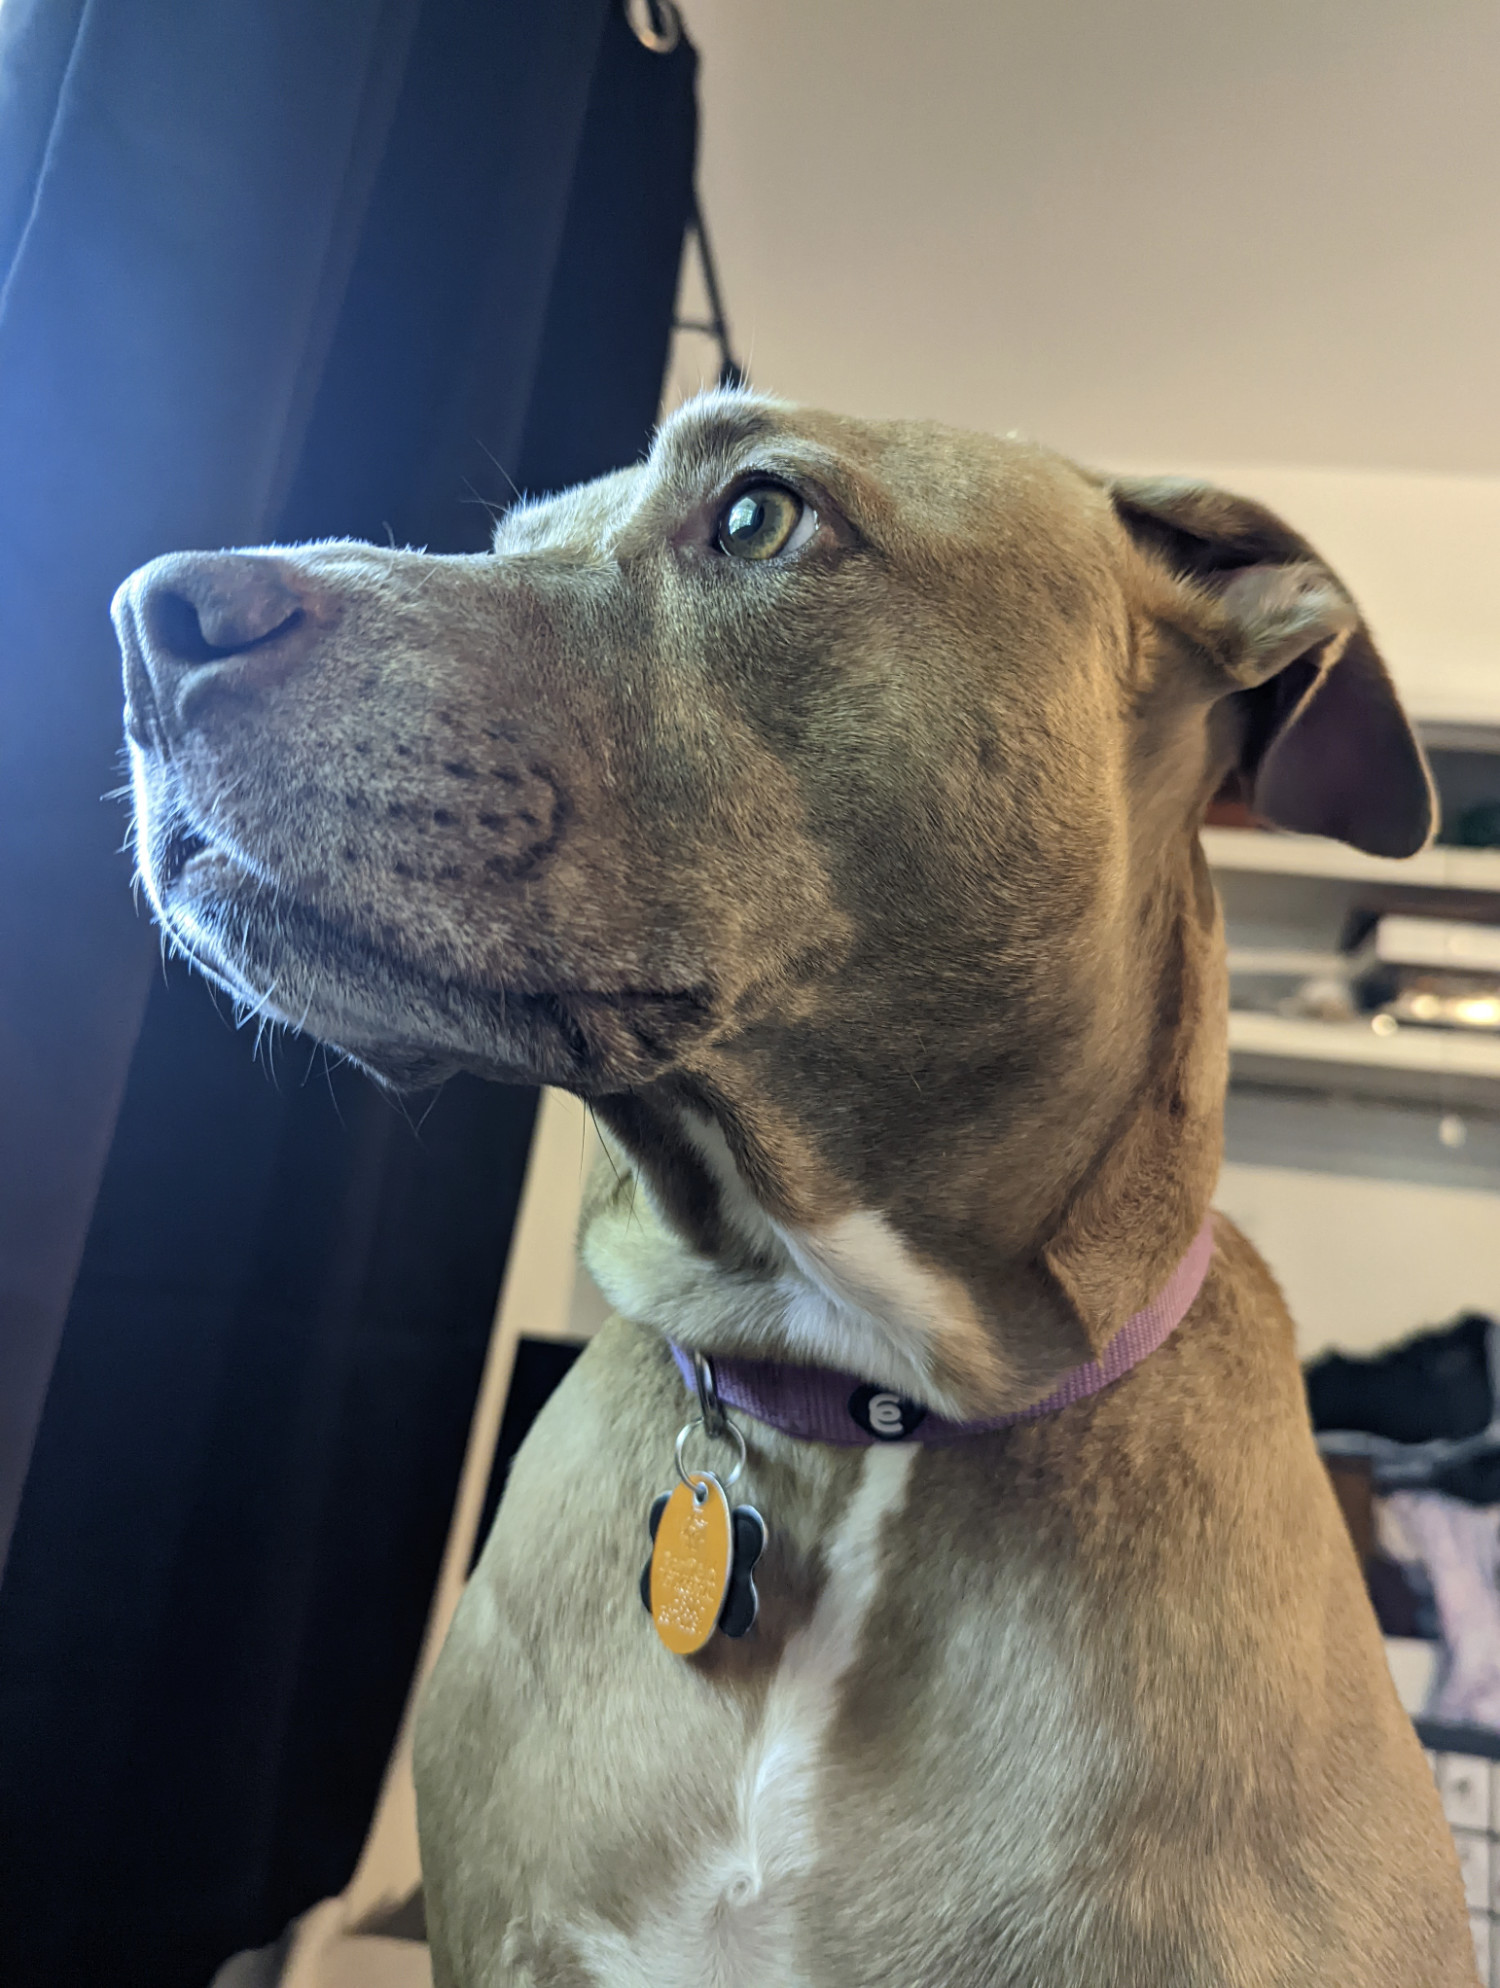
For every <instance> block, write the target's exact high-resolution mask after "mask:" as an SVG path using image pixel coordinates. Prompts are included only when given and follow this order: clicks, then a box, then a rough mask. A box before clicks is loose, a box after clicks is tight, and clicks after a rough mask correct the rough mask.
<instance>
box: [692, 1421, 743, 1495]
mask: <svg viewBox="0 0 1500 1988" xmlns="http://www.w3.org/2000/svg"><path fill="white" fill-rule="evenodd" d="M720 1416H721V1419H723V1420H724V1426H723V1428H722V1429H721V1430H719V1432H718V1440H719V1441H721V1442H730V1443H733V1444H734V1446H735V1448H736V1449H737V1450H738V1451H739V1456H738V1457H737V1458H736V1459H735V1465H734V1469H733V1470H731V1471H730V1473H729V1475H728V1476H727V1477H721V1478H719V1482H720V1483H721V1484H722V1485H723V1487H724V1489H725V1490H726V1491H728V1490H729V1489H731V1487H732V1486H734V1485H735V1484H737V1483H738V1482H739V1477H740V1472H741V1471H742V1470H743V1469H744V1468H745V1439H744V1437H743V1436H742V1435H741V1434H740V1432H739V1430H738V1429H736V1428H735V1426H734V1424H733V1423H732V1422H730V1421H728V1420H727V1419H725V1418H724V1417H723V1411H722V1410H721V1411H720ZM695 1429H701V1430H702V1431H703V1433H704V1434H705V1435H706V1436H710V1437H712V1435H713V1431H712V1430H710V1429H709V1427H708V1424H707V1423H706V1422H705V1421H704V1419H703V1417H702V1416H701V1415H695V1416H694V1417H693V1419H692V1421H691V1422H684V1423H683V1425H682V1427H681V1428H680V1429H679V1430H678V1432H677V1449H676V1452H675V1454H676V1459H677V1475H678V1476H679V1477H680V1478H681V1479H682V1481H683V1483H684V1484H686V1485H687V1487H688V1489H689V1490H690V1491H691V1492H692V1494H693V1500H694V1502H695V1503H696V1504H699V1505H701V1504H702V1503H703V1500H704V1498H705V1497H706V1496H707V1495H708V1494H707V1492H706V1491H705V1490H704V1489H703V1486H702V1485H701V1484H694V1482H693V1480H692V1478H691V1477H689V1475H688V1473H687V1470H686V1469H685V1468H684V1466H683V1461H682V1452H683V1448H684V1445H685V1444H686V1442H687V1439H688V1437H689V1436H690V1435H692V1433H693V1431H694V1430H695ZM715 1474H716V1475H717V1473H715Z"/></svg>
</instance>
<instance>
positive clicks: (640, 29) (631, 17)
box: [624, 0, 682, 55]
mask: <svg viewBox="0 0 1500 1988" xmlns="http://www.w3.org/2000/svg"><path fill="white" fill-rule="evenodd" d="M624 14H625V18H626V20H627V21H628V22H629V23H630V31H631V33H632V34H633V35H634V36H635V38H636V40H637V41H638V42H639V43H640V44H641V47H642V48H649V49H650V51H651V53H652V54H653V55H670V54H671V53H672V51H673V49H674V48H676V46H677V44H678V43H679V42H680V41H681V40H682V16H681V14H679V13H678V11H677V9H676V7H675V6H674V5H673V0H624Z"/></svg>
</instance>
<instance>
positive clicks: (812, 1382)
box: [672, 1215, 1214, 1444]
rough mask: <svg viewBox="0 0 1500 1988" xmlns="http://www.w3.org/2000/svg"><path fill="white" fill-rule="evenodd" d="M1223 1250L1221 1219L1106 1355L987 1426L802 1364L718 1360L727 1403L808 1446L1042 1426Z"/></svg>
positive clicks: (1186, 1299)
mask: <svg viewBox="0 0 1500 1988" xmlns="http://www.w3.org/2000/svg"><path fill="white" fill-rule="evenodd" d="M1213 1253H1214V1231H1213V1217H1212V1216H1211V1215H1205V1216H1204V1218H1203V1226H1202V1228H1201V1229H1199V1231H1198V1233H1197V1235H1196V1236H1194V1238H1193V1240H1192V1242H1191V1243H1190V1244H1189V1245H1188V1252H1187V1255H1186V1256H1185V1257H1184V1258H1183V1259H1182V1261H1181V1263H1179V1264H1178V1266H1177V1268H1176V1269H1175V1270H1174V1271H1173V1272H1172V1274H1171V1276H1170V1277H1169V1278H1168V1279H1167V1282H1166V1285H1165V1288H1164V1289H1163V1290H1161V1291H1160V1292H1159V1293H1158V1294H1157V1296H1156V1297H1155V1298H1153V1299H1152V1301H1151V1303H1150V1304H1149V1305H1147V1306H1146V1307H1145V1309H1144V1310H1143V1311H1138V1312H1136V1313H1134V1314H1133V1315H1132V1316H1131V1317H1130V1318H1128V1319H1126V1321H1125V1323H1124V1324H1123V1325H1122V1326H1121V1327H1120V1329H1119V1331H1118V1332H1117V1333H1116V1334H1115V1336H1114V1338H1113V1339H1111V1340H1110V1342H1109V1344H1108V1345H1107V1346H1106V1347H1105V1349H1104V1352H1103V1355H1102V1357H1101V1358H1099V1359H1097V1360H1086V1361H1085V1362H1084V1363H1083V1365H1082V1366H1081V1367H1072V1368H1070V1369H1069V1371H1068V1372H1067V1373H1066V1374H1064V1375H1063V1377H1062V1380H1061V1381H1060V1382H1059V1384H1058V1385H1057V1387H1055V1388H1054V1389H1053V1391H1052V1393H1051V1394H1049V1395H1048V1396H1047V1398H1046V1400H1045V1401H1036V1402H1033V1403H1032V1405H1031V1407H1030V1408H1018V1409H1016V1410H1014V1411H1013V1412H1012V1413H1011V1414H1009V1415H996V1416H992V1417H991V1418H990V1420H988V1421H986V1422H945V1421H944V1420H943V1418H942V1417H941V1416H940V1415H933V1414H931V1413H930V1412H929V1411H928V1410H927V1409H926V1408H924V1407H923V1406H922V1404H921V1403H920V1402H917V1401H908V1400H907V1399H906V1398H905V1396H903V1395H899V1394H897V1393H895V1392H894V1390H893V1389H891V1388H884V1387H878V1386H875V1385H874V1384H872V1383H871V1382H869V1381H862V1380H860V1378H859V1377H858V1375H857V1374H836V1373H830V1372H829V1371H828V1369H827V1368H824V1367H796V1366H791V1365H788V1364H785V1363H783V1362H781V1361H777V1360H720V1359H716V1360H715V1361H714V1363H713V1365H714V1379H715V1381H716V1382H717V1385H718V1393H719V1400H720V1401H721V1402H722V1403H723V1405H724V1406H725V1407H726V1408H737V1409H739V1410H740V1412H741V1413H742V1414H744V1415H749V1416H752V1417H753V1418H754V1420H755V1421H757V1422H767V1423H769V1424H770V1426H771V1427H772V1428H773V1429H779V1430H780V1431H781V1433H782V1434H783V1435H784V1436H795V1437H797V1438H798V1439H799V1440H801V1441H803V1442H808V1443H841V1444H855V1443H902V1442H906V1441H908V1440H915V1441H917V1442H922V1443H953V1442H957V1441H959V1440H960V1438H962V1437H964V1436H984V1435H988V1434H989V1433H990V1432H991V1431H992V1430H994V1429H1009V1428H1010V1427H1011V1426H1012V1425H1013V1424H1014V1423H1017V1422H1034V1421H1036V1420H1037V1418H1038V1417H1039V1416H1042V1415H1052V1414H1055V1413H1056V1411H1057V1410H1058V1409H1059V1408H1067V1407H1069V1406H1071V1404H1072V1403H1073V1402H1075V1401H1083V1400H1085V1399H1086V1398H1087V1397H1088V1396H1089V1395H1091V1394H1097V1393H1098V1392H1099V1390H1100V1389H1101V1388H1105V1387H1108V1386H1109V1385H1110V1383H1111V1382H1112V1381H1117V1380H1119V1379H1121V1378H1122V1377H1123V1376H1124V1375H1125V1374H1128V1373H1129V1372H1130V1370H1131V1368H1132V1367H1134V1366H1138V1365H1139V1363H1140V1362H1141V1361H1142V1360H1144V1359H1145V1358H1146V1356H1147V1355H1148V1354H1150V1353H1154V1352H1155V1351H1156V1349H1157V1347H1158V1346H1160V1345H1161V1344H1162V1342H1163V1341H1164V1340H1165V1339H1166V1338H1167V1337H1168V1335H1169V1334H1170V1333H1171V1332H1172V1330H1173V1328H1174V1327H1176V1326H1177V1325H1180V1324H1181V1322H1182V1320H1183V1318H1184V1317H1185V1316H1186V1313H1187V1310H1188V1307H1189V1306H1190V1305H1191V1304H1192V1302H1193V1300H1194V1298H1196V1297H1197V1295H1198V1293H1199V1291H1200V1290H1201V1289H1202V1286H1203V1279H1204V1278H1205V1277H1206V1276H1207V1274H1208V1265H1209V1259H1210V1258H1211V1257H1212V1255H1213ZM672 1357H673V1358H674V1359H675V1360H676V1362H677V1366H678V1371H679V1372H680V1373H681V1375H682V1378H683V1380H684V1381H685V1382H686V1383H687V1386H688V1388H689V1389H690V1390H693V1389H695V1387H696V1382H695V1379H694V1375H693V1358H692V1355H691V1354H690V1353H688V1352H685V1351H684V1350H683V1348H682V1347H681V1346H677V1345H673V1347H672Z"/></svg>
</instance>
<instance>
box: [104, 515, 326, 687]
mask: <svg viewBox="0 0 1500 1988" xmlns="http://www.w3.org/2000/svg"><path fill="white" fill-rule="evenodd" d="M308 610H309V595H308V592H307V590H306V589H305V588H304V587H300V586H299V585H298V584H297V576H296V575H295V574H294V573H293V571H292V570H291V568H290V567H289V566H288V565H287V564H286V562H284V561H282V560H280V559H277V558H276V557H274V555H271V554H268V553H259V552H173V553H169V554H168V555H167V556H166V557H165V558H163V559H154V560H152V562H151V564H150V565H149V566H143V567H141V569H140V570H139V572H136V573H132V574H131V576H130V578H129V579H128V580H127V581H126V582H125V584H124V586H122V587H121V589H120V591H119V593H118V594H116V596H115V601H114V610H113V611H114V616H115V625H116V627H117V628H118V630H119V634H120V641H121V646H122V648H123V649H124V652H125V661H126V686H127V691H128V693H129V695H130V703H131V706H132V709H134V708H135V706H136V705H137V703H138V702H140V701H141V700H140V698H139V696H138V693H139V691H141V690H142V689H144V686H143V685H141V684H140V683H139V681H138V673H139V672H140V671H142V670H143V671H144V673H145V675H146V676H147V677H149V679H150V685H151V690H152V692H153V693H154V700H155V703H156V705H157V707H158V708H159V709H162V710H164V711H167V712H174V711H179V710H180V700H181V698H182V696H183V695H184V694H185V693H186V692H187V691H188V690H189V689H190V688H193V687H194V686H195V685H196V684H198V683H200V682H201V683H202V684H203V685H204V686H205V687H206V684H207V682H208V680H209V679H210V677H211V678H212V680H214V681H217V682H222V683H224V684H225V686H226V687H233V688H237V689H249V688H252V687H256V686H261V685H264V684H266V683H268V682H272V681H275V680H276V679H277V678H279V677H281V676H282V675H284V674H285V673H286V671H287V670H288V669H289V668H292V667H294V666H295V664H296V662H297V661H298V660H299V659H300V657H301V655H302V654H303V652H305V650H306V649H307V647H308V640H307V638H306V637H305V636H304V638H303V639H301V640H299V639H298V634H299V631H301V630H303V629H304V627H305V624H306V623H307V621H308ZM309 632H310V631H309ZM210 666H212V668H210ZM133 678H136V679H137V680H135V681H133V680H132V679H133Z"/></svg>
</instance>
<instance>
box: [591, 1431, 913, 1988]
mask: <svg viewBox="0 0 1500 1988" xmlns="http://www.w3.org/2000/svg"><path fill="white" fill-rule="evenodd" d="M913 1461H914V1458H913V1454H912V1452H911V1451H909V1450H906V1449H894V1450H872V1451H870V1452H869V1453H868V1455H867V1456H866V1457H865V1458H864V1459H863V1460H862V1465H863V1467H862V1470H861V1473H860V1478H859V1481H858V1484H857V1486H856V1488H855V1490H854V1493H853V1496H852V1497H851V1499H850V1500H849V1503H848V1505H847V1507H846V1509H845V1511H844V1512H843V1514H842V1516H841V1518H840V1521H839V1523H838V1525H837V1527H836V1528H835V1530H834V1531H833V1533H832V1536H831V1537H830V1539H829V1541H828V1544H827V1551H826V1556H825V1563H824V1580H823V1585H822V1588H821V1591H820V1592H819V1594H818V1596H817V1599H816V1601H815V1603H814V1605H813V1607H812V1610H811V1614H810V1615H809V1617H808V1619H807V1620H806V1621H805V1622H804V1623H803V1624H802V1625H801V1626H800V1627H799V1628H797V1629H796V1630H795V1631H793V1633H792V1634H791V1635H790V1636H789V1637H788V1638H787V1640H786V1642H785V1644H784V1646H783V1648H782V1650H781V1652H780V1655H779V1657H778V1659H777V1660H776V1663H775V1667H774V1669H773V1670H771V1672H770V1674H769V1677H768V1679H767V1680H766V1682H765V1688H764V1696H763V1700H762V1702H761V1704H760V1706H759V1707H758V1709H757V1710H756V1711H755V1712H754V1713H753V1714H752V1715H751V1716H749V1717H748V1718H746V1719H745V1721H744V1723H743V1726H742V1728H741V1730H740V1731H739V1732H738V1733H737V1734H736V1735H735V1738H736V1739H737V1740H738V1742H739V1743H738V1745H737V1746H736V1745H730V1746H727V1747H726V1746H723V1745H722V1744H720V1745H715V1744H714V1743H713V1742H712V1741H711V1740H708V1739H707V1738H706V1736H705V1746H706V1751H707V1755H708V1761H709V1762H712V1763H713V1764H714V1768H716V1770H717V1774H718V1776H719V1778H720V1781H721V1787H720V1799H719V1800H718V1801H716V1802H714V1803H713V1804H712V1807H704V1808H703V1809H702V1810H701V1811H700V1813H699V1815H698V1818H697V1822H698V1828H697V1829H696V1830H694V1829H692V1828H688V1829H686V1830H683V1831H676V1830H674V1831H673V1832H672V1834H673V1837H674V1839H675V1841H676V1843H677V1846H678V1849H677V1855H676V1856H675V1857H674V1859H673V1862H672V1865H671V1866H670V1868H668V1869H664V1870H663V1871H662V1872H661V1873H660V1874H659V1879H660V1881H659V1882H658V1883H657V1885H655V1886H654V1887H652V1890H651V1894H650V1895H649V1896H648V1897H646V1898H643V1899H642V1900H641V1901H640V1909H639V1912H638V1913H637V1914H636V1915H634V1919H633V1923H632V1924H630V1925H629V1926H628V1927H621V1926H619V1925H617V1924H611V1923H610V1922H609V1921H608V1920H607V1919H606V1918H604V1917H603V1916H602V1915H600V1914H598V1913H590V1912H588V1911H586V1910H585V1911H580V1912H578V1913H577V1914H576V1916H575V1917H574V1918H573V1919H572V1920H571V1923H570V1924H569V1925H568V1926H567V1929H566V1938H567V1940H568V1942H569V1944H570V1945H571V1946H572V1948H573V1950H574V1952H575V1954H576V1955H577V1958H578V1961H579V1963H580V1964H581V1966H582V1968H583V1969H584V1971H585V1973H586V1976H587V1978H588V1979H590V1980H592V1981H595V1982H598V1983H599V1984H600V1985H601V1988H636V1984H639V1988H678V1984H681V1988H690V1985H691V1988H714V1984H717V1988H761V1985H762V1984H765V1983H767V1982H771V1981H775V1982H778V1983H783V1984H786V1988H794V1985H795V1984H797V1983H800V1982H802V1981H803V1980H805V1979H807V1977H806V1976H805V1975H804V1973H803V1970H802V1965H801V1959H800V1953H801V1948H802V1945H803V1938H802V1920H803V1914H804V1909H805V1905H806V1893H807V1890H808V1887H809V1884H810V1881H811V1880H812V1878H813V1876H814V1873H815V1872H816V1871H817V1869H818V1867H819V1863H820V1858H821V1853H822V1850H823V1847H824V1846H823V1841H822V1837H823V1829H822V1823H823V1819H824V1809H825V1804H826V1792H827V1791H826V1779H827V1764H828V1754H829V1748H830V1741H831V1736H832V1731H833V1728H834V1726H835V1722H836V1720H837V1717H838V1714H839V1710H840V1706H841V1702H842V1695H843V1689H844V1686H845V1683H846V1680H847V1678H848V1676H849V1673H850V1671H851V1669H852V1667H853V1666H854V1665H855V1663H856V1661H857V1660H858V1658H859V1656H860V1653H861V1649H862V1645H863V1642H864V1639H865V1635H866V1631H867V1628H868V1625H869V1622H870V1618H871V1615H872V1611H873V1608H874V1604H875V1603H876V1601H877V1599H878V1597H879V1595H880V1591H881V1587H882V1582H883V1579H884V1574H885V1567H884V1553H883V1548H884V1543H885V1535H886V1530H887V1527H888V1525H889V1523H890V1522H891V1521H892V1519H893V1518H894V1517H895V1516H896V1515H897V1514H898V1513H899V1512H900V1510H901V1508H902V1506H903V1504H904V1502H905V1498H906V1492H907V1485H908V1480H909V1478H910V1475H911V1469H912V1465H913ZM653 1654H654V1653H653ZM681 1682H682V1683H683V1684H684V1685H687V1684H688V1683H689V1682H690V1680H689V1679H688V1678H686V1677H684V1678H682V1679H681ZM704 1764H705V1763H703V1762H699V1763H694V1764H693V1765H692V1766H691V1767H689V1765H688V1763H686V1762H684V1763H683V1767H684V1772H683V1774H682V1778H681V1782H680V1788H681V1797H682V1799H683V1800H684V1801H685V1802H688V1803H691V1801H692V1795H691V1792H690V1791H691V1790H692V1788H693V1787H694V1785H695V1784H696V1783H697V1782H698V1781H699V1776H700V1775H701V1773H702V1767H703V1765H704ZM711 1771H714V1770H713V1768H711ZM692 1820H693V1818H692V1817H691V1815H684V1817H683V1818H682V1821H683V1822H684V1823H688V1824H691V1822H692Z"/></svg>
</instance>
